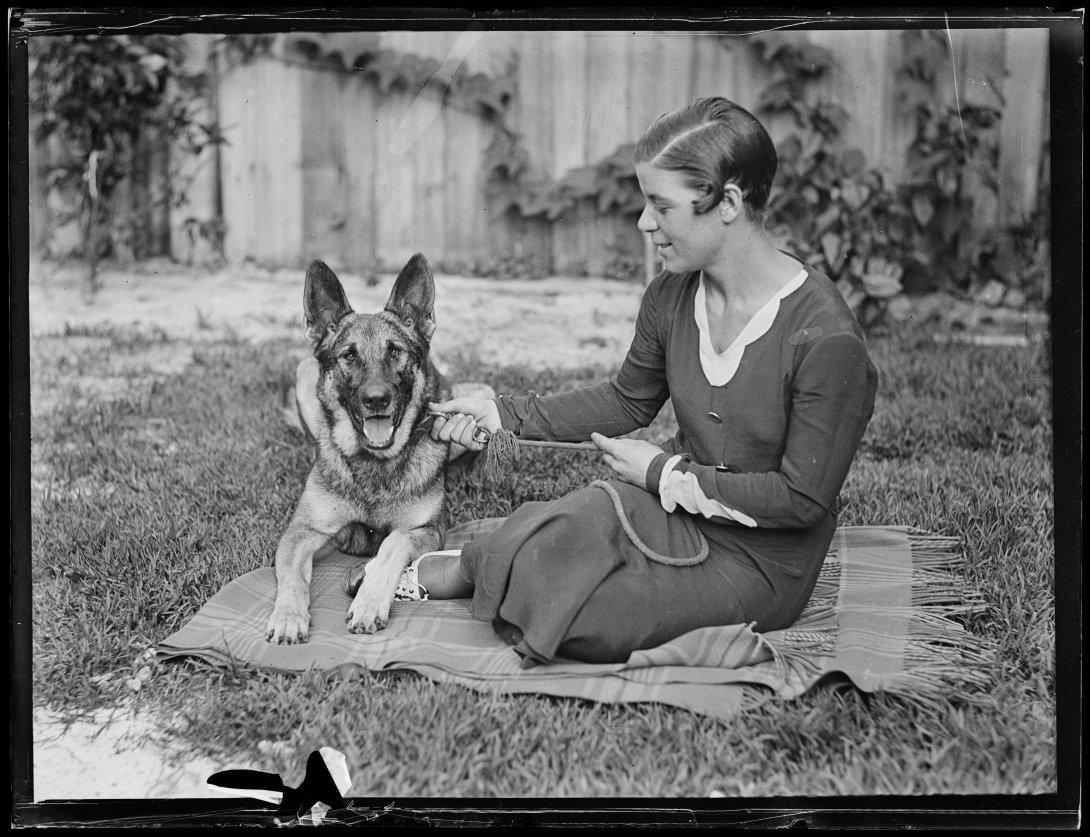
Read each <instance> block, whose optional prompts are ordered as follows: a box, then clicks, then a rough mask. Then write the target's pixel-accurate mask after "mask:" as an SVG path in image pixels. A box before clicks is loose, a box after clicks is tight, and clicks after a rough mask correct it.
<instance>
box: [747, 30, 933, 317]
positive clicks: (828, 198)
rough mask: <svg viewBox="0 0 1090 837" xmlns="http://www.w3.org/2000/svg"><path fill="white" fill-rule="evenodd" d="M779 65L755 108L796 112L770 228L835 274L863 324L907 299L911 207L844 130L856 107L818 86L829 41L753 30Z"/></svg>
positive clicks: (781, 153)
mask: <svg viewBox="0 0 1090 837" xmlns="http://www.w3.org/2000/svg"><path fill="white" fill-rule="evenodd" d="M753 43H754V45H755V48H756V50H757V53H758V55H759V56H760V57H761V58H762V59H763V60H764V61H765V62H767V63H768V64H769V65H770V66H771V67H772V69H773V80H772V82H771V83H770V84H769V86H768V87H766V88H765V90H764V91H762V94H761V99H760V103H759V105H758V110H759V111H760V112H761V113H764V114H779V115H786V116H788V117H790V119H791V121H792V123H793V125H794V130H793V131H791V132H790V133H789V134H788V135H787V136H786V137H784V139H783V140H781V142H780V144H779V146H778V147H777V149H776V151H777V156H778V158H779V168H778V174H777V178H776V185H775V188H774V190H773V193H772V195H771V196H770V198H769V205H768V210H767V218H768V225H769V227H770V228H771V231H772V232H773V234H774V235H775V236H776V237H777V238H778V239H780V240H781V241H782V242H783V243H784V244H786V245H787V247H788V248H789V249H791V250H793V251H794V252H795V253H796V254H797V255H798V256H800V257H801V258H802V259H804V260H805V261H806V262H807V263H809V264H810V265H812V266H813V267H815V268H816V269H818V270H820V271H822V272H823V273H825V274H826V275H827V276H829V277H830V278H831V279H832V280H833V281H834V282H836V283H837V287H838V288H839V289H840V291H841V293H842V294H843V295H844V297H845V299H846V300H847V302H848V304H849V306H851V308H852V310H853V311H854V312H855V314H856V316H857V317H858V318H859V320H860V322H861V323H862V325H863V326H864V327H866V328H872V327H875V326H877V325H879V324H880V323H882V322H883V321H884V320H885V318H886V316H887V314H888V313H889V312H890V307H891V306H893V309H894V311H896V310H897V309H898V308H899V307H901V308H903V305H904V302H905V301H904V299H903V297H901V296H900V295H901V291H902V286H901V277H902V275H903V263H904V259H905V257H906V254H907V246H908V242H909V241H910V240H911V238H912V223H911V216H910V214H909V213H908V211H907V210H906V209H905V207H904V206H902V205H901V204H900V203H899V202H898V200H897V196H896V194H895V192H894V191H893V190H891V189H890V188H889V187H888V186H887V184H886V182H885V178H884V177H883V176H882V174H881V173H880V172H879V171H877V170H875V169H872V168H868V165H867V158H866V155H865V154H864V153H863V152H862V151H861V150H860V149H858V148H855V147H851V146H849V145H847V143H846V142H845V141H844V139H843V136H842V134H843V131H844V128H845V127H846V126H847V123H848V120H849V115H848V113H847V111H845V110H844V109H843V108H841V107H840V106H839V105H836V104H834V103H831V102H828V101H827V100H825V99H824V98H822V97H819V96H817V95H816V93H815V91H814V88H813V83H814V82H815V81H817V80H819V79H821V78H822V77H823V76H824V75H825V74H826V73H827V72H829V71H830V70H832V69H833V68H834V67H835V60H834V58H833V56H832V53H830V52H829V50H827V49H825V48H824V47H819V46H816V45H814V44H810V43H807V42H805V41H800V40H798V39H796V38H792V37H791V36H788V35H784V34H782V33H777V32H774V33H768V34H762V35H759V36H756V37H755V38H753Z"/></svg>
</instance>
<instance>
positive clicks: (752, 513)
mask: <svg viewBox="0 0 1090 837" xmlns="http://www.w3.org/2000/svg"><path fill="white" fill-rule="evenodd" d="M877 384H878V373H877V370H876V369H875V368H874V364H873V363H871V360H870V358H869V357H868V356H867V351H866V348H865V347H864V345H863V341H862V340H861V339H860V338H858V337H856V336H855V335H853V334H837V335H831V336H829V337H827V338H825V339H823V340H821V341H819V342H817V343H816V344H815V345H814V346H813V348H812V349H811V350H810V352H809V353H808V354H807V355H806V357H805V358H804V359H803V361H802V363H801V364H800V366H799V370H798V372H797V374H796V376H795V380H794V384H793V389H792V405H791V415H790V418H789V423H788V435H787V440H786V446H785V448H784V453H783V457H782V459H781V462H780V469H779V470H778V471H772V472H769V473H754V474H735V473H730V472H726V471H720V470H717V469H716V468H715V467H713V466H711V465H700V464H697V463H695V462H692V461H690V460H687V459H684V458H680V457H671V456H669V455H668V454H665V453H664V454H661V455H659V456H656V457H655V459H654V460H653V461H652V463H651V465H650V467H649V468H648V470H647V478H646V487H647V489H648V490H649V491H652V492H656V493H659V494H660V497H661V500H662V505H663V507H664V508H666V509H667V511H673V510H674V508H675V507H676V506H677V505H681V506H682V507H683V508H685V509H687V510H688V511H690V512H693V513H694V514H703V515H705V516H707V517H722V518H724V519H728V520H734V521H735V522H737V523H740V524H742V525H745V526H767V527H774V528H809V527H811V526H815V525H817V524H818V523H819V522H820V521H821V519H822V518H823V517H824V516H825V515H826V514H827V513H829V512H830V511H832V509H833V507H834V504H835V502H836V497H837V494H838V493H839V492H840V488H841V486H842V485H843V484H844V480H845V478H846V477H847V474H848V468H849V467H850V465H851V462H852V458H853V457H854V456H855V451H856V449H857V448H858V447H859V442H860V440H861V439H862V438H863V432H864V430H865V429H866V426H867V422H868V421H869V420H870V417H871V413H872V412H873V409H874V397H875V392H876V390H877ZM667 464H670V465H672V468H670V469H669V470H668V471H667V470H666V467H665V466H666V465H667ZM664 472H665V475H664Z"/></svg>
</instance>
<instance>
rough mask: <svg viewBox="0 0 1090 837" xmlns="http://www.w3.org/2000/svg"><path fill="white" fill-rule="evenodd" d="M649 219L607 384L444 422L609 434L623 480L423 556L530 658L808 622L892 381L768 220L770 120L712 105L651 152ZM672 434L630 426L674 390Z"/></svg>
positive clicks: (447, 428) (827, 288) (698, 106)
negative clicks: (876, 411)
mask: <svg viewBox="0 0 1090 837" xmlns="http://www.w3.org/2000/svg"><path fill="white" fill-rule="evenodd" d="M635 163H636V176H637V178H638V179H639V182H640V188H641V189H642V191H643V194H644V196H645V198H646V206H645V208H644V211H643V214H642V215H641V216H640V220H639V228H640V229H641V230H642V231H644V232H645V233H649V234H650V235H651V239H652V241H653V242H654V243H655V244H656V245H657V247H658V252H659V254H660V256H661V257H662V259H663V263H664V266H665V269H664V271H663V272H662V273H661V274H660V275H659V276H658V277H657V278H656V279H655V280H654V281H653V282H652V283H651V285H650V286H649V287H648V288H647V291H646V292H645V294H644V296H643V300H642V303H641V307H640V311H639V315H638V317H637V321H636V333H635V336H634V337H633V340H632V345H631V347H630V349H629V351H628V355H627V357H626V358H625V360H624V363H623V364H622V366H621V368H620V371H619V372H618V373H617V374H616V375H615V376H614V377H613V378H612V379H611V380H609V381H608V382H606V383H604V384H601V385H598V386H591V387H587V388H585V389H580V390H576V391H574V392H568V393H564V394H560V395H552V396H546V397H539V396H537V395H534V394H529V395H526V396H522V397H503V396H501V397H500V398H498V399H496V400H495V401H492V400H478V399H455V400H452V401H449V402H446V403H444V404H439V405H437V407H438V409H440V410H442V411H444V412H448V413H454V414H455V415H454V416H453V417H451V418H449V419H448V420H445V421H443V420H438V421H436V423H435V425H434V429H433V431H432V432H433V435H434V436H435V437H436V438H438V439H442V440H450V441H452V442H457V443H460V444H462V445H465V446H466V447H468V448H472V449H478V450H479V449H480V448H481V447H482V445H481V444H480V443H478V442H475V441H474V439H473V431H474V430H475V429H476V427H477V426H478V425H480V426H483V427H485V428H486V429H488V430H490V431H495V430H498V429H499V428H501V427H503V428H507V429H510V430H512V431H514V433H515V434H516V435H517V436H519V437H520V438H523V439H553V440H567V441H576V440H585V439H588V438H589V439H592V440H594V442H595V443H596V444H597V445H598V447H599V448H600V449H601V451H602V458H603V460H604V461H605V462H606V464H608V465H609V466H610V467H611V468H612V470H613V472H614V478H613V479H611V480H609V481H604V482H600V483H596V484H593V485H590V486H588V487H586V488H583V489H580V490H578V491H575V492H573V493H571V494H568V495H567V496H565V497H563V498H561V499H558V500H553V501H550V502H533V503H527V504H526V505H524V506H522V507H520V508H519V509H517V510H516V511H515V513H514V514H512V515H511V516H510V517H509V518H508V519H507V520H506V521H505V522H504V523H503V525H501V526H500V527H499V528H498V529H497V530H496V531H494V532H492V533H490V534H489V535H487V536H485V537H482V538H480V539H478V540H475V541H473V542H472V543H470V544H468V545H467V546H466V547H465V548H464V549H462V550H461V552H460V554H459V553H429V554H427V555H424V556H421V558H420V559H419V561H418V562H416V564H415V565H414V567H415V569H416V572H417V573H418V576H417V577H418V581H419V584H420V585H422V586H423V587H425V588H426V589H427V591H428V593H429V594H430V596H431V597H433V598H452V597H464V596H472V612H473V614H474V616H476V617H477V618H479V619H482V620H489V621H492V622H493V625H494V626H495V628H496V630H497V631H498V632H499V633H500V634H501V636H503V637H504V638H505V639H506V640H507V641H508V642H509V643H510V644H512V645H514V647H515V649H516V650H517V651H518V652H519V653H520V654H521V655H522V656H523V657H524V659H525V662H526V664H533V663H543V662H548V661H551V660H555V659H563V658H567V659H576V660H583V661H587V662H620V661H624V660H625V659H627V658H628V656H629V654H630V653H631V652H632V651H633V650H636V649H643V648H650V647H653V646H655V645H659V644H661V643H663V642H666V641H668V640H670V639H672V638H674V637H677V636H680V635H681V634H683V633H685V632H687V631H691V630H694V629H696V628H701V627H707V626H713V625H729V624H736V623H756V628H757V629H758V630H766V631H767V630H773V629H777V628H783V627H786V626H788V625H790V624H791V623H792V622H793V621H794V620H795V619H796V618H797V617H798V616H799V614H800V612H801V611H802V609H803V607H804V606H805V604H806V602H807V600H808V599H809V596H810V593H811V591H812V589H813V586H814V582H815V580H816V578H817V574H818V570H819V568H820V567H821V564H822V561H823V559H824V557H825V553H826V550H827V548H828V546H829V543H830V540H831V539H832V535H833V531H834V529H835V527H836V514H835V504H836V499H837V494H838V492H839V491H840V488H841V485H842V484H843V482H844V479H845V477H846V475H847V473H848V467H849V465H850V464H851V461H852V457H853V456H854V454H855V450H856V448H857V446H858V445H859V442H860V439H861V438H862V436H863V431H864V429H865V428H866V425H867V422H868V421H869V419H870V416H871V411H872V409H873V406H874V397H875V390H876V386H877V373H876V371H875V368H874V365H873V364H872V363H871V361H870V358H869V357H868V355H867V350H866V347H865V345H864V342H863V338H862V334H861V332H860V329H859V326H858V324H857V323H856V321H855V319H854V317H853V316H852V314H851V312H850V310H849V309H848V307H847V306H846V305H845V303H844V301H843V300H842V299H841V296H840V294H839V293H838V292H837V290H836V288H835V287H834V286H833V285H832V283H831V282H830V281H829V280H828V279H827V278H826V277H825V276H822V275H821V274H818V273H815V272H814V271H812V270H810V269H809V268H807V267H805V266H804V265H803V264H801V263H800V262H799V261H797V260H796V259H794V258H792V257H791V256H789V255H787V254H785V253H783V252H781V251H780V250H778V249H777V248H776V247H775V245H774V244H773V243H772V242H771V241H770V239H769V238H768V236H767V235H766V234H765V231H764V227H763V217H762V215H763V212H764V209H765V205H766V203H767V201H768V196H769V191H770V189H771V186H772V179H773V176H774V174H775V171H776V152H775V149H774V148H773V145H772V141H771V140H770V138H769V136H768V134H767V133H766V132H765V129H764V128H763V127H762V126H761V124H760V122H758V121H757V119H755V118H754V117H753V116H752V115H751V114H749V113H748V112H747V111H745V110H743V109H742V108H740V107H738V106H737V105H735V104H733V103H731V102H729V101H727V100H725V99H722V98H710V99H701V100H698V101H695V102H693V103H691V104H689V105H688V106H686V107H683V108H681V109H680V110H677V111H675V112H673V113H670V114H667V115H665V116H662V117H660V118H659V119H658V120H656V121H655V122H654V123H653V124H652V125H651V126H650V127H649V128H648V129H647V131H646V132H645V133H644V135H643V136H642V137H641V138H640V140H639V143H638V144H637V146H636V150H635ZM668 397H669V398H671V399H672V400H673V406H674V412H675V414H676V416H677V421H678V427H679V429H678V432H677V435H676V436H674V438H672V439H671V440H670V441H669V442H667V443H666V444H664V445H663V447H662V448H659V447H656V446H655V445H652V444H649V443H648V442H644V441H638V440H632V439H611V438H609V437H614V436H620V435H622V434H625V433H628V432H630V431H633V430H635V429H637V428H639V427H646V426H647V425H648V424H650V422H651V420H652V419H653V418H654V417H655V415H656V414H657V413H658V411H659V409H660V408H661V407H662V405H663V403H664V402H665V401H666V399H667V398H668Z"/></svg>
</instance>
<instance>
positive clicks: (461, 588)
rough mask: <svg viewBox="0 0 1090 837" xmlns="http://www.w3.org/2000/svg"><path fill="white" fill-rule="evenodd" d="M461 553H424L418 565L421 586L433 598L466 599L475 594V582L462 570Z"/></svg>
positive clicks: (417, 575)
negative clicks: (469, 579)
mask: <svg viewBox="0 0 1090 837" xmlns="http://www.w3.org/2000/svg"><path fill="white" fill-rule="evenodd" d="M461 563H462V556H461V555H450V554H447V555H443V554H431V555H429V554H426V553H425V554H424V555H423V556H421V558H420V559H419V563H417V565H416V577H417V580H418V581H419V582H420V586H421V587H423V588H424V589H425V590H427V591H428V596H429V597H431V598H433V599H465V598H469V597H470V596H472V595H473V584H472V583H470V582H469V581H467V580H466V579H465V576H463V575H462V570H461Z"/></svg>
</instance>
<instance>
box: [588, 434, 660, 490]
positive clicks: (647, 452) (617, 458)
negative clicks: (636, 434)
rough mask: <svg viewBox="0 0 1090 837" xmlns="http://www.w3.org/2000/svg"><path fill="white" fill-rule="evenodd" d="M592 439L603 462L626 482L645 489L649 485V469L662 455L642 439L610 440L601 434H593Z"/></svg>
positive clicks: (656, 448)
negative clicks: (600, 453) (655, 459)
mask: <svg viewBox="0 0 1090 837" xmlns="http://www.w3.org/2000/svg"><path fill="white" fill-rule="evenodd" d="M590 439H591V441H592V442H594V444H596V445H597V446H598V450H600V451H601V452H602V461H603V462H605V463H606V465H608V466H609V467H610V468H612V469H613V470H614V471H615V472H616V473H617V476H618V477H620V478H621V479H622V480H624V481H625V482H630V483H632V484H633V485H638V486H639V487H640V488H643V487H644V486H645V485H646V484H647V469H648V468H650V467H651V461H652V460H653V459H654V458H655V457H656V456H658V455H659V454H660V453H662V452H663V451H662V448H658V447H655V445H652V444H651V443H650V442H645V441H643V440H642V439H609V438H607V437H605V436H603V435H602V434H601V433H592V434H591V435H590Z"/></svg>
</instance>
